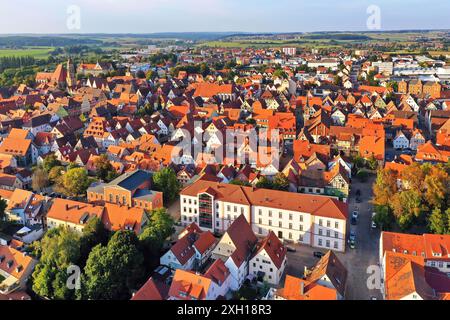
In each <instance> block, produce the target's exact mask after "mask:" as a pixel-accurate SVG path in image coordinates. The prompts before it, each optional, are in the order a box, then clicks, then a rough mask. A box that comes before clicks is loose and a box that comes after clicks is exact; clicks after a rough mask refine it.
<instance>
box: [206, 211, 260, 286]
mask: <svg viewBox="0 0 450 320" xmlns="http://www.w3.org/2000/svg"><path fill="white" fill-rule="evenodd" d="M257 242H258V240H257V238H256V236H255V234H254V233H253V230H252V228H251V227H250V225H249V223H248V222H247V220H246V219H245V217H244V215H240V216H239V217H238V218H237V219H236V220H234V222H233V223H232V224H231V226H230V227H229V228H228V230H227V231H226V232H225V234H224V235H223V236H222V238H221V239H220V241H219V243H218V244H217V246H216V247H215V248H214V251H213V258H215V259H220V260H222V261H224V262H225V266H226V267H227V268H228V270H229V271H230V276H231V281H230V288H231V289H232V290H238V289H239V288H240V287H241V285H242V284H243V282H244V280H245V279H246V277H247V275H248V273H249V261H250V259H251V257H252V254H253V252H254V250H255V246H256V244H257Z"/></svg>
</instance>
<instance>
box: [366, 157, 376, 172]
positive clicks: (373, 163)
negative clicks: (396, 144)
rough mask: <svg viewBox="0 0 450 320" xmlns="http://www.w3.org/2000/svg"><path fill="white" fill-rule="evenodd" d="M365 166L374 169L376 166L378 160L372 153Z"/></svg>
mask: <svg viewBox="0 0 450 320" xmlns="http://www.w3.org/2000/svg"><path fill="white" fill-rule="evenodd" d="M366 163H367V167H368V168H369V169H370V170H376V169H377V168H378V161H377V159H376V158H375V157H374V155H372V156H371V157H370V158H369V159H368V160H367V161H366Z"/></svg>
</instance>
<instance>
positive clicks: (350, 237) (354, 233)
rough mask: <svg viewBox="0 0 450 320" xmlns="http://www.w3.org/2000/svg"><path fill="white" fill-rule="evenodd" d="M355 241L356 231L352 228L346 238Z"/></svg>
mask: <svg viewBox="0 0 450 320" xmlns="http://www.w3.org/2000/svg"><path fill="white" fill-rule="evenodd" d="M351 241H356V232H355V231H354V230H351V231H350V236H349V238H348V242H351Z"/></svg>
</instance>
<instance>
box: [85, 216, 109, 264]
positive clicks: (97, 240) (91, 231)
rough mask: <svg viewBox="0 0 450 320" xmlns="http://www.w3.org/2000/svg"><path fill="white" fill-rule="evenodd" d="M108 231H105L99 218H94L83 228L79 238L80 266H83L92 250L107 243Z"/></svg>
mask: <svg viewBox="0 0 450 320" xmlns="http://www.w3.org/2000/svg"><path fill="white" fill-rule="evenodd" d="M108 238H109V231H108V230H106V229H105V226H104V224H103V222H102V221H101V220H100V218H98V217H96V216H94V217H92V218H91V219H89V221H88V222H87V224H86V225H85V226H84V228H83V232H82V235H81V238H80V266H84V265H85V263H86V260H87V259H88V257H89V253H90V252H91V250H92V248H93V247H95V246H96V245H98V244H102V245H106V244H107V243H108Z"/></svg>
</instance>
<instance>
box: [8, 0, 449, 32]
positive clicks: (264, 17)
mask: <svg viewBox="0 0 450 320" xmlns="http://www.w3.org/2000/svg"><path fill="white" fill-rule="evenodd" d="M71 5H76V6H78V7H79V8H80V21H81V28H80V29H69V28H68V27H67V20H68V16H69V14H68V13H67V9H68V7H69V6H71ZM370 5H377V6H379V8H380V10H381V20H380V21H381V30H399V29H450V19H448V17H449V14H450V1H448V0H14V1H12V0H1V3H0V12H2V14H1V18H0V33H95V32H101V33H152V32H183V31H184V32H195V31H244V32H308V31H355V30H361V31H362V30H367V26H366V21H367V18H368V16H369V15H368V14H367V12H366V10H367V8H368V7H369V6H370Z"/></svg>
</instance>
